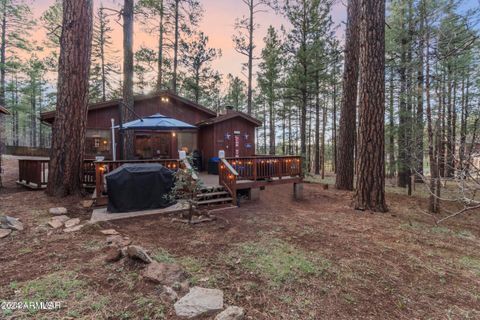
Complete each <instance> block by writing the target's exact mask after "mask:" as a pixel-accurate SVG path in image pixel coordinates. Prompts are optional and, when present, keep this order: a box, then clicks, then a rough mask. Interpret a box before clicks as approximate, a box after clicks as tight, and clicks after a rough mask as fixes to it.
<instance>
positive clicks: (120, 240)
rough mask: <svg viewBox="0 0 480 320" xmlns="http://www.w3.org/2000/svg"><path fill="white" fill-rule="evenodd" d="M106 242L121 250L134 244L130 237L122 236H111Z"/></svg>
mask: <svg viewBox="0 0 480 320" xmlns="http://www.w3.org/2000/svg"><path fill="white" fill-rule="evenodd" d="M106 241H107V244H108V245H111V246H115V247H119V248H120V247H126V246H128V245H129V244H130V243H132V241H131V240H130V239H129V238H128V237H122V236H120V235H113V236H109V237H107V240H106ZM125 255H126V254H125Z"/></svg>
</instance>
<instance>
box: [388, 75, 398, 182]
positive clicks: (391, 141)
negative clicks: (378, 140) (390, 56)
mask: <svg viewBox="0 0 480 320" xmlns="http://www.w3.org/2000/svg"><path fill="white" fill-rule="evenodd" d="M393 78H394V68H393V67H392V68H391V70H390V81H389V82H390V85H389V86H390V102H389V107H388V119H389V130H388V177H389V178H394V177H395V167H396V161H395V118H394V108H393V102H394V91H395V90H394V83H393Z"/></svg>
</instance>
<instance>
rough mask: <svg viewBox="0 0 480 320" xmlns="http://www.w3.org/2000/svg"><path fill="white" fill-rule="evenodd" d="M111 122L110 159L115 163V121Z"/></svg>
mask: <svg viewBox="0 0 480 320" xmlns="http://www.w3.org/2000/svg"><path fill="white" fill-rule="evenodd" d="M111 120H112V159H113V161H117V145H116V143H115V119H113V118H112V119H111Z"/></svg>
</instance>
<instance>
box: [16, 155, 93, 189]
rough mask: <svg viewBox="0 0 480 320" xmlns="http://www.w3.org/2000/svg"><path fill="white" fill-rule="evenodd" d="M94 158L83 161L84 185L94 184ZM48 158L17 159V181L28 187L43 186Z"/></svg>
mask: <svg viewBox="0 0 480 320" xmlns="http://www.w3.org/2000/svg"><path fill="white" fill-rule="evenodd" d="M93 162H94V160H91V159H90V160H84V161H83V179H82V183H83V184H84V185H85V186H92V185H95V165H94V164H93ZM49 163H50V160H49V159H19V160H18V182H19V183H20V184H22V185H25V186H28V187H30V188H34V189H35V188H37V189H41V188H45V187H46V186H47V183H48V169H49Z"/></svg>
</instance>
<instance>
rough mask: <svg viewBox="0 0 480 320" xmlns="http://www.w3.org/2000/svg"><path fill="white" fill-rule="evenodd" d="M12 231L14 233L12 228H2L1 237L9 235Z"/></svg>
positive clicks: (0, 230)
mask: <svg viewBox="0 0 480 320" xmlns="http://www.w3.org/2000/svg"><path fill="white" fill-rule="evenodd" d="M10 233H12V230H11V229H0V239H3V238H5V237H7V236H8V235H9V234H10Z"/></svg>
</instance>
